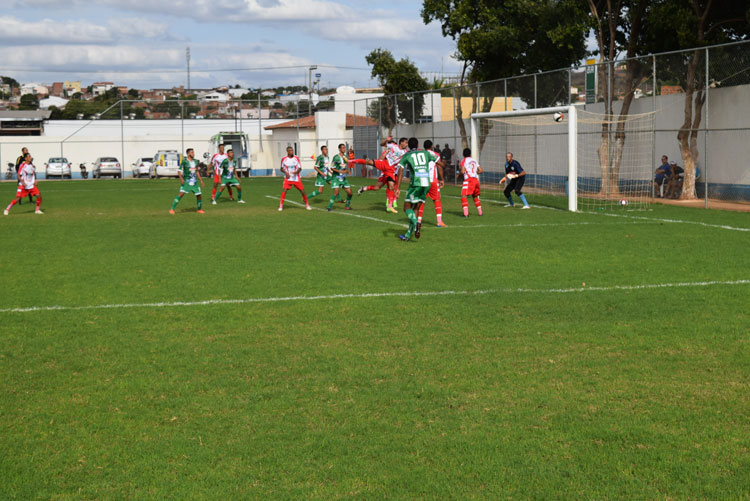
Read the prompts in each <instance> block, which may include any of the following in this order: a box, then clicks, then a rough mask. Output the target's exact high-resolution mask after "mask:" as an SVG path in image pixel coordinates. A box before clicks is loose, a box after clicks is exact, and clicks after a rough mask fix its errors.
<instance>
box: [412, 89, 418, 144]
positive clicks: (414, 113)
mask: <svg viewBox="0 0 750 501" xmlns="http://www.w3.org/2000/svg"><path fill="white" fill-rule="evenodd" d="M414 101H415V98H414V93H413V92H412V93H411V122H412V125H414V126H415V129H416V125H417V104H416V103H415V102H414ZM414 135H415V136H416V133H415V134H414Z"/></svg>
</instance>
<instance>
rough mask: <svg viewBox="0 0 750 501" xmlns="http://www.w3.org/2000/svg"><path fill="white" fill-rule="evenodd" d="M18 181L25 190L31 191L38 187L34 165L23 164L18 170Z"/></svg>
mask: <svg viewBox="0 0 750 501" xmlns="http://www.w3.org/2000/svg"><path fill="white" fill-rule="evenodd" d="M18 179H19V180H20V181H21V184H23V187H24V189H26V190H30V189H31V188H33V187H34V185H36V167H34V164H23V165H21V167H20V168H19V169H18Z"/></svg>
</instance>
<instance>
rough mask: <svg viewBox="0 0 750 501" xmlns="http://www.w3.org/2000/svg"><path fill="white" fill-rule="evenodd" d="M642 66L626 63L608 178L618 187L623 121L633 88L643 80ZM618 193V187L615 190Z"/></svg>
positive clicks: (623, 135) (623, 138)
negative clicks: (623, 94)
mask: <svg viewBox="0 0 750 501" xmlns="http://www.w3.org/2000/svg"><path fill="white" fill-rule="evenodd" d="M643 78H644V77H643V75H642V67H641V66H640V65H639V64H638V63H637V62H635V61H631V62H629V63H628V69H627V73H626V74H625V81H626V82H627V84H628V92H627V94H625V97H624V99H623V101H622V108H621V109H620V114H619V118H618V120H617V131H616V133H615V145H614V151H613V152H612V171H611V173H610V179H612V180H614V185H615V186H616V187H617V188H619V184H620V183H619V182H620V169H621V168H622V154H623V152H624V151H625V139H627V138H626V134H625V122H626V117H627V116H628V115H629V114H630V106H631V105H632V104H633V99H634V98H635V89H636V88H638V86H639V85H640V84H641V82H643ZM617 192H618V193H619V189H618V190H617Z"/></svg>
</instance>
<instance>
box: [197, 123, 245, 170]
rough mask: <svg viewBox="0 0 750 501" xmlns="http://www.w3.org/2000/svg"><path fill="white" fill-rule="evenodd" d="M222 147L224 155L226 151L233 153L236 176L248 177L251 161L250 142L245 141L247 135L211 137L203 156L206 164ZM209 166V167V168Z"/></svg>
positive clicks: (234, 134) (230, 134)
mask: <svg viewBox="0 0 750 501" xmlns="http://www.w3.org/2000/svg"><path fill="white" fill-rule="evenodd" d="M220 144H223V145H224V153H226V152H227V150H233V151H234V158H235V159H236V160H237V171H238V172H237V175H238V176H243V175H244V176H245V177H247V176H249V175H250V169H251V168H252V160H251V158H252V157H251V154H250V141H248V139H247V134H245V133H244V132H219V133H218V134H215V135H214V136H212V137H211V139H210V140H209V143H208V153H207V154H206V155H204V158H205V159H206V163H207V164H208V163H209V162H210V161H211V159H212V158H213V156H214V155H215V154H216V153H218V152H219V145H220ZM210 167H211V166H210V165H209V168H210Z"/></svg>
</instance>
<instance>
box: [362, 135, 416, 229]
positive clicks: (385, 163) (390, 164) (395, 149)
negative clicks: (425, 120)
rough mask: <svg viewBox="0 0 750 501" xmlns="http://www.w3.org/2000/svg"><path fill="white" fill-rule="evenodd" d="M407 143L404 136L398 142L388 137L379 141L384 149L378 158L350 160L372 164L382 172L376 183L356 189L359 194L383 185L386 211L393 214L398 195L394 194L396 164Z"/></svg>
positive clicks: (402, 154)
mask: <svg viewBox="0 0 750 501" xmlns="http://www.w3.org/2000/svg"><path fill="white" fill-rule="evenodd" d="M407 143H408V140H407V139H406V138H405V137H402V138H401V139H400V140H399V141H398V144H396V142H395V141H393V139H392V138H390V137H389V138H388V139H386V140H385V141H383V142H382V143H381V146H385V147H386V150H385V151H384V152H383V154H382V155H381V156H380V158H379V159H378V160H370V159H369V158H368V159H355V160H352V163H355V164H366V165H372V166H373V167H375V168H376V169H378V170H380V172H382V175H381V176H380V177H379V178H378V182H377V183H375V184H374V185H372V186H362V187H361V188H360V189H359V190H357V193H358V194H359V195H361V194H362V193H364V192H365V191H377V190H379V189H380V188H382V187H383V186H384V185H385V186H386V198H387V202H386V203H387V208H386V211H388V212H392V213H394V214H395V213H397V212H398V211H397V210H396V201H397V200H398V197H397V196H396V194H395V185H396V177H397V170H398V169H399V167H398V165H399V161H400V160H401V157H403V156H404V154H405V153H406V148H407V147H408V145H407Z"/></svg>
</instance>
